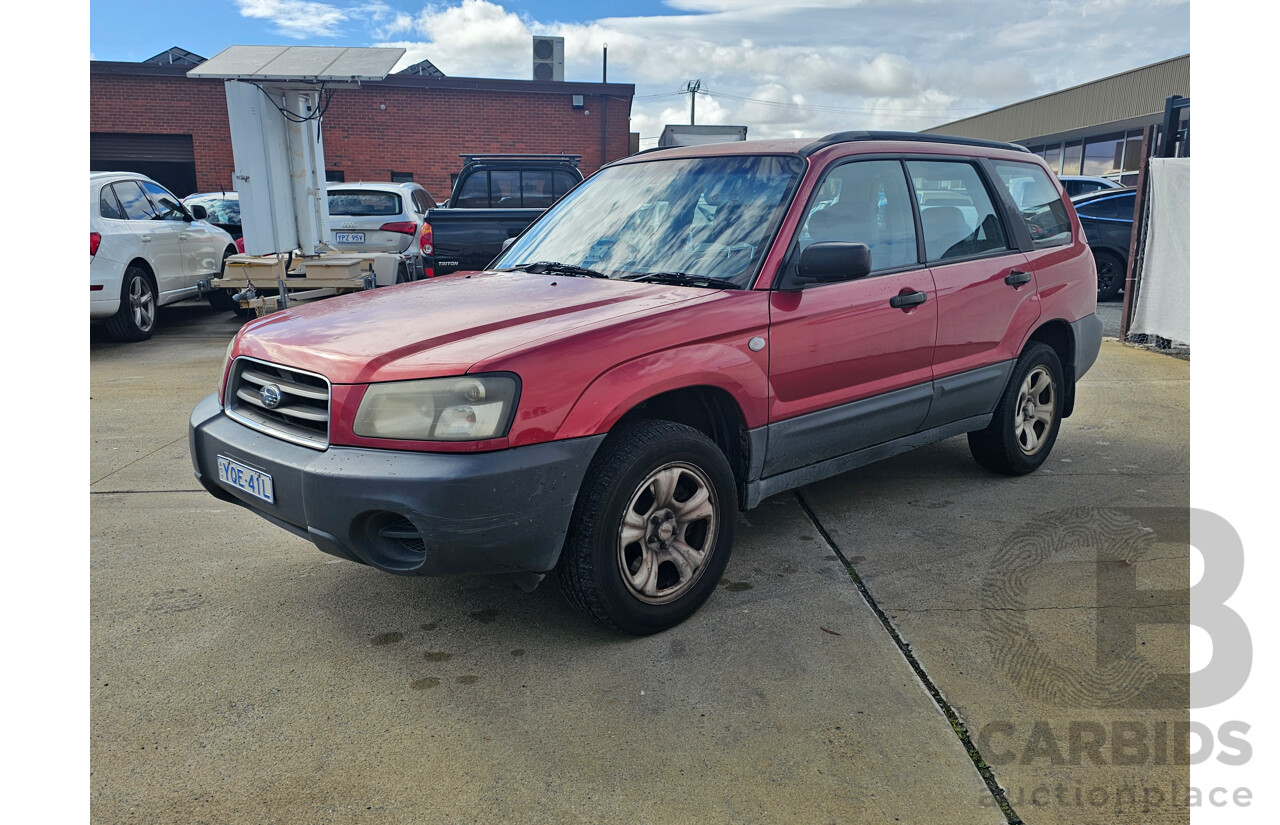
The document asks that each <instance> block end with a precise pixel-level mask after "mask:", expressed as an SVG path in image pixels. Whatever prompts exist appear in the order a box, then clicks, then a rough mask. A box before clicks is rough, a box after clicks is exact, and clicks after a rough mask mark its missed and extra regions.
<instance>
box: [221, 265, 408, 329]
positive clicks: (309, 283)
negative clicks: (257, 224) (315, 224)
mask: <svg viewBox="0 0 1280 825" xmlns="http://www.w3.org/2000/svg"><path fill="white" fill-rule="evenodd" d="M407 257H408V256H406V255H400V254H395V253H391V252H378V253H370V254H362V255H357V254H349V253H345V254H344V253H324V254H321V255H318V256H314V257H308V258H303V257H295V256H292V255H283V256H282V255H232V256H231V257H229V258H227V261H226V266H225V267H224V268H223V271H222V277H220V278H213V279H211V280H210V281H209V282H208V284H207V286H206V287H205V289H206V290H223V291H225V292H226V293H227V294H228V295H230V296H231V300H233V301H235V302H236V303H238V304H239V305H240V310H241V312H240V314H243V315H253V316H256V317H262V316H263V315H268V314H270V313H272V312H275V311H277V310H281V309H285V308H287V307H289V306H290V305H292V304H299V303H305V302H307V301H314V300H317V299H319V298H328V297H330V296H332V295H344V294H346V293H348V292H360V291H362V290H366V289H374V288H376V287H380V286H391V285H392V284H394V283H396V278H397V276H398V274H399V272H400V268H401V265H402V264H405V263H406V258H407ZM409 265H410V266H411V265H412V264H411V262H409ZM409 271H412V270H409Z"/></svg>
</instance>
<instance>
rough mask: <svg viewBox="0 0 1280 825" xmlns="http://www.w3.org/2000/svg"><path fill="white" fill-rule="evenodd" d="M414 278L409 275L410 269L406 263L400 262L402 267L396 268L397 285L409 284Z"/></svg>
mask: <svg viewBox="0 0 1280 825" xmlns="http://www.w3.org/2000/svg"><path fill="white" fill-rule="evenodd" d="M412 280H413V278H412V277H411V276H410V275H409V267H407V266H405V264H404V261H401V262H400V266H398V267H396V283H398V284H407V283H409V282H410V281H412Z"/></svg>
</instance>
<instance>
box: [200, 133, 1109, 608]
mask: <svg viewBox="0 0 1280 825" xmlns="http://www.w3.org/2000/svg"><path fill="white" fill-rule="evenodd" d="M1096 295H1097V278H1096V275H1095V272H1094V264H1093V257H1092V256H1091V255H1090V253H1089V248H1088V246H1087V245H1086V243H1085V239H1084V235H1083V232H1082V231H1081V227H1080V222H1079V220H1078V219H1077V218H1076V215H1075V213H1074V211H1073V210H1072V208H1071V205H1070V202H1069V201H1068V200H1067V198H1066V197H1064V195H1063V192H1062V189H1061V187H1060V186H1059V185H1058V183H1057V182H1056V180H1055V178H1054V176H1053V175H1052V174H1051V173H1050V172H1049V170H1048V168H1047V167H1046V166H1045V165H1044V163H1043V162H1041V161H1040V159H1039V158H1037V157H1035V156H1033V155H1031V154H1029V153H1028V152H1026V151H1025V150H1023V149H1021V148H1020V147H1017V146H1012V145H1008V144H998V143H991V142H986V141H977V140H968V139H962V138H948V137H938V136H930V135H917V134H912V133H887V132H845V133H840V134H834V135H830V136H828V137H825V138H822V139H820V140H816V141H815V140H776V141H759V142H737V143H726V144H718V145H711V146H700V147H689V148H678V149H668V150H663V151H656V152H645V153H641V154H639V155H635V156H632V157H629V158H626V159H624V160H620V161H618V162H616V163H612V164H610V165H608V166H606V167H604V168H603V169H601V170H600V171H599V172H597V173H596V174H595V175H593V176H592V177H591V178H589V179H588V180H587V181H585V182H584V183H583V184H581V185H580V186H578V187H577V188H576V189H574V190H573V191H572V192H570V193H569V194H568V195H566V196H565V197H564V198H563V199H562V200H561V201H560V202H559V203H557V204H556V205H555V206H553V207H552V208H550V209H549V210H547V212H546V213H544V214H543V215H542V216H541V217H540V218H539V219H538V220H537V221H536V222H534V223H533V224H532V225H531V226H530V227H529V228H528V229H527V230H525V232H524V233H523V234H521V235H520V236H519V237H518V238H517V239H516V240H515V241H514V243H512V244H511V245H510V246H509V247H508V248H507V249H506V250H505V251H504V252H503V253H502V254H501V255H500V256H499V257H498V258H497V259H496V260H495V261H494V262H493V263H492V264H491V265H490V268H489V269H487V270H485V271H484V272H475V273H458V274H455V275H450V276H447V277H444V278H439V279H435V280H431V281H424V282H418V283H412V284H406V285H402V286H394V287H388V288H383V289H377V290H373V291H369V292H364V293H360V294H357V295H352V296H349V297H343V298H335V299H330V300H325V301H321V302H317V303H314V304H311V305H308V306H303V307H300V308H297V309H291V310H286V311H283V312H279V313H275V314H272V315H269V316H267V317H264V318H261V319H259V320H257V321H255V322H252V323H250V324H248V325H246V326H245V327H244V329H243V330H242V331H241V332H240V333H239V334H238V335H237V336H236V338H235V340H234V341H233V342H232V344H231V346H230V347H229V348H228V350H227V359H226V364H225V367H224V370H223V377H222V382H221V384H220V386H219V389H218V392H217V394H216V395H212V396H210V397H209V398H207V399H205V400H204V401H202V402H201V403H200V405H199V406H198V407H197V408H196V409H195V411H194V412H193V413H192V415H191V424H190V436H191V455H192V459H193V461H194V464H195V470H196V476H197V477H198V478H199V479H200V481H201V483H202V484H203V485H204V486H205V487H206V488H207V489H208V490H209V491H210V492H211V493H212V494H213V495H215V496H217V497H219V498H221V499H224V500H227V501H232V502H235V503H237V504H241V505H243V506H245V507H248V508H250V509H252V510H254V511H255V512H257V513H259V514H260V515H262V516H263V517H264V518H267V519H269V520H270V521H272V522H273V523H275V524H277V525H279V526H281V527H283V528H285V529H287V530H290V531H292V532H294V533H296V534H298V535H300V536H303V537H305V538H307V539H309V540H310V541H312V542H314V543H315V544H316V546H318V547H319V548H320V549H321V550H324V551H325V552H328V553H332V554H334V555H336V556H340V557H342V558H346V559H350V560H351V561H355V562H359V563H362V564H368V565H372V566H374V567H377V568H380V569H382V570H386V571H388V572H392V573H399V574H408V575H442V574H450V573H475V572H482V571H483V572H508V573H515V574H518V575H519V576H520V577H521V578H522V579H523V580H524V583H525V584H526V585H530V584H531V583H535V582H537V581H538V580H540V579H541V577H542V576H543V575H544V574H547V573H550V572H552V571H556V572H557V573H558V576H559V579H560V581H561V584H562V586H563V589H564V591H565V593H566V594H567V596H568V597H569V599H570V601H572V602H573V603H574V604H575V605H577V606H578V607H579V608H581V609H582V610H583V611H585V612H586V613H587V614H588V615H590V616H592V617H594V618H595V619H597V620H599V621H601V622H603V623H604V624H606V625H608V626H611V627H614V628H618V629H621V630H624V631H628V632H632V633H651V632H655V631H658V630H661V629H663V628H666V627H670V626H671V625H674V624H676V623H678V622H680V621H682V620H684V619H685V618H687V617H688V616H689V615H690V614H692V613H693V612H694V611H695V610H696V609H697V608H698V607H699V606H700V605H701V604H702V603H703V602H704V601H705V600H706V599H707V597H708V596H709V595H710V593H711V592H712V590H713V589H714V588H715V586H716V583H717V581H718V580H719V578H720V576H721V573H722V571H723V570H724V569H725V564H726V563H727V561H728V558H729V552H730V549H731V546H732V543H733V527H734V520H735V517H734V513H735V511H736V510H739V509H746V508H751V507H754V506H756V505H757V504H759V503H760V501H761V500H763V499H764V498H766V497H768V496H771V495H774V494H776V493H779V492H782V491H784V490H789V489H792V488H794V487H797V486H799V485H801V484H807V483H809V482H812V481H816V480H818V479H821V478H825V477H828V476H831V475H834V474H836V473H841V472H845V471H847V470H850V469H852V468H854V467H858V466H860V465H863V464H866V463H868V462H871V461H875V460H878V459H881V458H885V457H887V456H891V455H894V454H896V453H900V452H902V451H905V450H908V449H911V448H913V447H918V446H920V445H923V444H928V443H930V442H933V441H937V440H939V439H943V438H949V437H952V436H956V435H960V434H963V433H967V434H968V439H969V445H970V448H971V450H972V453H973V455H974V457H975V458H976V459H977V461H978V462H979V463H980V464H982V465H983V466H984V467H987V468H989V469H991V470H993V471H996V472H1000V473H1011V474H1021V473H1027V472H1030V471H1032V470H1034V469H1036V468H1037V467H1039V466H1040V465H1041V464H1042V463H1043V462H1044V460H1045V458H1046V457H1047V456H1048V454H1049V451H1050V450H1051V449H1052V447H1053V444H1054V440H1055V439H1056V438H1057V435H1058V429H1059V426H1060V425H1061V423H1062V419H1063V418H1065V417H1066V416H1068V415H1070V414H1071V411H1072V407H1073V406H1074V401H1075V391H1076V383H1077V381H1078V380H1079V378H1080V376H1081V375H1083V374H1084V372H1085V371H1086V370H1088V369H1089V367H1090V366H1091V365H1092V364H1093V362H1094V360H1095V358H1096V357H1097V354H1098V350H1099V346H1100V343H1101V330H1102V328H1101V323H1100V322H1099V320H1098V318H1097V317H1096V316H1095V314H1094V310H1095V303H1096Z"/></svg>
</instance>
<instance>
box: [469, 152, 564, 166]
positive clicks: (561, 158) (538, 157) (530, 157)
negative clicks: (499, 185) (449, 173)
mask: <svg viewBox="0 0 1280 825" xmlns="http://www.w3.org/2000/svg"><path fill="white" fill-rule="evenodd" d="M458 157H460V158H462V159H463V160H464V161H466V162H467V163H475V162H480V161H488V160H496V161H503V160H558V161H565V162H567V163H570V164H572V165H573V166H577V165H578V161H580V160H582V155H566V154H562V155H516V154H482V155H458Z"/></svg>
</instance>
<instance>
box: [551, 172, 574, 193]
mask: <svg viewBox="0 0 1280 825" xmlns="http://www.w3.org/2000/svg"><path fill="white" fill-rule="evenodd" d="M554 180H555V184H556V191H555V196H556V197H557V198H559V197H561V196H563V195H564V194H565V193H566V192H568V191H569V190H570V189H572V188H573V187H575V186H577V185H578V179H577V178H576V177H574V176H573V175H571V174H569V173H568V172H562V171H560V170H558V169H557V170H556V172H555V177H554Z"/></svg>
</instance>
